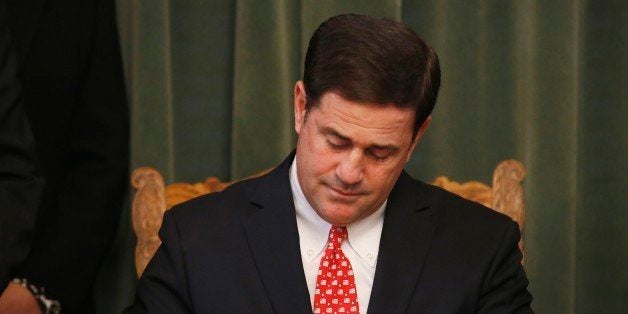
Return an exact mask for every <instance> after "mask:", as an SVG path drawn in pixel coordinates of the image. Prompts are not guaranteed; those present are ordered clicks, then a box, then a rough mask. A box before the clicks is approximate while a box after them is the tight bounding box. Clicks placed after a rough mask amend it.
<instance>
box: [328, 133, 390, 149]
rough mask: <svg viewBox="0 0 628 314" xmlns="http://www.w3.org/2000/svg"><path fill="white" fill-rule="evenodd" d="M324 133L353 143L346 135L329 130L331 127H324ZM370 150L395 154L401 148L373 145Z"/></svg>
mask: <svg viewBox="0 0 628 314" xmlns="http://www.w3.org/2000/svg"><path fill="white" fill-rule="evenodd" d="M322 131H323V132H324V133H327V134H329V135H332V136H335V137H337V138H339V139H341V140H343V141H349V142H351V139H350V138H348V137H347V136H345V135H342V134H340V133H338V131H336V130H334V129H332V128H329V127H323V128H322ZM369 148H373V149H377V150H386V151H389V152H395V151H398V150H399V147H398V146H395V145H378V144H371V145H369Z"/></svg>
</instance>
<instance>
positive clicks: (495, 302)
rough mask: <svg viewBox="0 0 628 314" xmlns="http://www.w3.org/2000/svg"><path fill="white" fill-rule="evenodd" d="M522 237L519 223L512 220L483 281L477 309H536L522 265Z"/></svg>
mask: <svg viewBox="0 0 628 314" xmlns="http://www.w3.org/2000/svg"><path fill="white" fill-rule="evenodd" d="M520 237H521V235H520V233H519V227H518V226H517V223H516V222H514V221H510V225H509V226H508V228H507V229H506V231H505V232H504V235H503V237H502V242H501V243H500V245H499V248H498V250H497V252H496V254H495V257H494V260H493V263H492V265H491V267H490V269H489V272H488V275H487V277H486V280H485V282H484V285H483V289H482V295H481V298H480V301H479V307H478V308H479V311H478V313H534V312H533V311H532V309H531V308H530V303H531V302H532V295H531V294H530V293H529V292H528V290H527V286H528V279H527V277H526V273H525V270H524V269H523V266H522V265H521V259H522V254H521V251H520V250H519V246H518V242H519V239H520Z"/></svg>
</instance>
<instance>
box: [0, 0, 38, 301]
mask: <svg viewBox="0 0 628 314" xmlns="http://www.w3.org/2000/svg"><path fill="white" fill-rule="evenodd" d="M6 22H7V19H6V11H5V8H4V4H3V3H2V2H0V239H2V241H0V293H1V292H2V291H3V290H4V288H5V286H6V285H7V283H8V280H9V279H10V278H11V276H12V271H13V269H14V268H15V266H16V265H17V264H18V263H19V262H21V261H22V260H24V259H25V258H26V255H27V254H28V251H29V247H30V242H31V237H32V231H33V229H34V228H35V218H36V216H37V208H38V205H39V197H40V194H41V190H42V186H43V180H42V179H41V178H40V177H39V176H38V175H37V173H36V167H35V148H34V142H33V135H32V134H31V130H30V127H29V125H28V121H27V119H26V114H25V112H24V111H23V108H22V99H21V97H20V87H19V84H18V80H17V74H16V72H17V71H16V60H15V55H14V53H13V51H12V49H11V43H10V39H9V31H8V28H7V24H6Z"/></svg>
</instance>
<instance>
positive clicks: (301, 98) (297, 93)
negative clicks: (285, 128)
mask: <svg viewBox="0 0 628 314" xmlns="http://www.w3.org/2000/svg"><path fill="white" fill-rule="evenodd" d="M306 103H307V95H306V94H305V86H304V85H303V81H298V82H297V83H296V84H295V85H294V130H295V131H296V132H297V134H300V132H301V128H302V127H303V123H305V114H306V109H305V104H306Z"/></svg>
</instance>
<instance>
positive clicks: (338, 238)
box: [327, 226, 347, 249]
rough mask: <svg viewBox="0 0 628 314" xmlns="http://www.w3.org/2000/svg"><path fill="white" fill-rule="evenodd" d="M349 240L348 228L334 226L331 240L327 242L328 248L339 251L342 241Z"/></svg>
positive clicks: (330, 236)
mask: <svg viewBox="0 0 628 314" xmlns="http://www.w3.org/2000/svg"><path fill="white" fill-rule="evenodd" d="M346 238H347V228H346V227H338V226H332V227H331V229H330V230H329V239H328V241H327V248H329V249H339V248H340V246H341V245H342V241H344V240H345V239H346Z"/></svg>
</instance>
